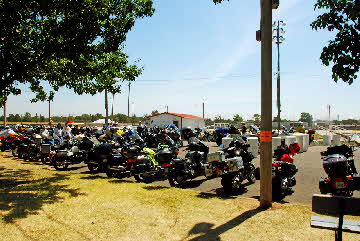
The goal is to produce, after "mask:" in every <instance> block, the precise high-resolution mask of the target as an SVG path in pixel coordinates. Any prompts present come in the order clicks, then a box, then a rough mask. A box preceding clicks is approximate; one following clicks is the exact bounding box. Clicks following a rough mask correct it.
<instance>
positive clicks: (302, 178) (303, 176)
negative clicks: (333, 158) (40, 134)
mask: <svg viewBox="0 0 360 241" xmlns="http://www.w3.org/2000/svg"><path fill="white" fill-rule="evenodd" d="M185 144H186V143H185ZM206 144H207V145H208V146H209V147H210V152H214V151H217V150H219V149H220V148H219V147H217V146H216V144H215V143H213V142H211V143H209V142H207V143H206ZM185 149H186V146H185V147H183V148H181V150H180V154H179V156H180V157H184V156H185V153H186V151H185ZM324 150H326V147H324V146H311V147H309V149H308V151H307V152H304V153H300V154H298V155H296V156H295V161H294V164H295V165H296V166H297V167H298V169H299V171H298V173H297V174H296V179H297V184H296V186H295V187H293V190H294V193H293V194H292V195H290V196H286V197H285V199H284V200H283V202H285V203H299V204H311V197H312V195H313V194H315V193H319V187H318V183H319V179H320V178H321V177H325V176H326V174H325V172H324V170H323V167H322V160H321V157H320V152H321V151H324ZM354 154H355V165H356V167H360V166H359V165H360V161H359V160H360V151H356V152H355V153H354ZM253 163H254V164H255V166H256V167H259V165H260V157H259V156H258V157H257V158H256V159H254V161H253ZM44 167H45V166H44ZM45 168H51V169H53V168H52V167H45ZM69 172H73V173H88V168H87V166H85V165H84V164H80V165H78V166H77V168H74V169H72V170H70V171H69ZM96 175H99V176H103V177H106V175H105V174H104V173H100V174H96ZM127 180H133V181H135V180H134V179H133V178H128V179H127ZM220 180H221V179H220V178H215V179H211V180H207V179H206V178H205V177H198V178H196V179H195V180H193V181H191V182H190V183H189V185H188V186H187V187H186V188H189V189H194V190H196V191H199V192H201V193H202V194H203V195H204V196H208V197H209V198H210V197H213V198H216V197H218V198H223V197H226V196H225V194H224V193H223V190H222V186H221V183H220ZM149 185H157V186H162V187H170V185H169V183H168V181H167V180H165V181H156V182H153V183H151V184H149ZM244 185H245V191H244V192H243V193H240V194H239V196H242V197H249V198H258V197H259V194H260V181H257V182H256V183H255V184H252V185H247V181H244ZM354 196H355V197H360V192H357V191H356V192H354Z"/></svg>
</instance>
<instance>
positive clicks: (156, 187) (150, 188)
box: [143, 186, 170, 191]
mask: <svg viewBox="0 0 360 241" xmlns="http://www.w3.org/2000/svg"><path fill="white" fill-rule="evenodd" d="M143 188H144V189H146V190H149V191H154V190H163V189H169V188H170V187H164V186H145V187H143Z"/></svg>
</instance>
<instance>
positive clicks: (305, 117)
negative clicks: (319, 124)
mask: <svg viewBox="0 0 360 241" xmlns="http://www.w3.org/2000/svg"><path fill="white" fill-rule="evenodd" d="M299 121H302V122H306V123H308V124H309V126H311V124H312V122H313V117H312V115H310V114H309V113H307V112H302V113H301V116H300V119H299Z"/></svg>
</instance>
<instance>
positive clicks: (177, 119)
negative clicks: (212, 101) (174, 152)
mask: <svg viewBox="0 0 360 241" xmlns="http://www.w3.org/2000/svg"><path fill="white" fill-rule="evenodd" d="M149 118H150V127H154V126H158V127H161V128H162V127H165V126H167V125H170V124H174V125H176V126H177V127H178V128H180V129H181V128H184V127H188V126H190V127H192V128H204V127H205V119H204V118H202V117H199V116H194V115H187V114H177V113H169V112H164V113H160V114H156V115H153V116H149Z"/></svg>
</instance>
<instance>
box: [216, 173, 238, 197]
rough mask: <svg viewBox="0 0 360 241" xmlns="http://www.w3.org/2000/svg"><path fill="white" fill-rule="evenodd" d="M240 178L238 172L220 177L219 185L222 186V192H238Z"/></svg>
mask: <svg viewBox="0 0 360 241" xmlns="http://www.w3.org/2000/svg"><path fill="white" fill-rule="evenodd" d="M241 183H242V178H241V176H240V174H236V175H233V174H228V175H225V176H223V177H222V178H221V185H222V186H223V189H224V192H225V193H227V194H232V193H235V192H238V191H239V190H240V189H241V188H242V185H241Z"/></svg>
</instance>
